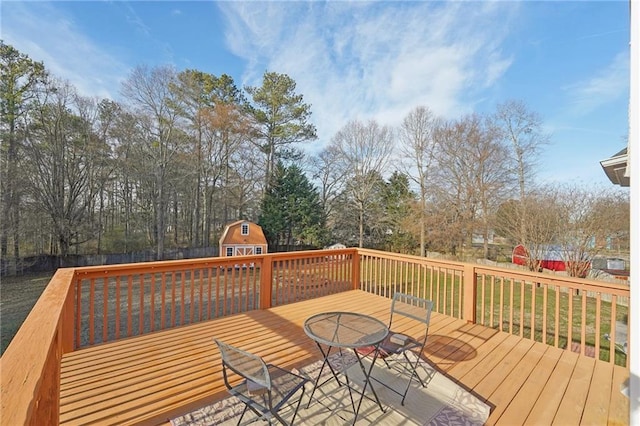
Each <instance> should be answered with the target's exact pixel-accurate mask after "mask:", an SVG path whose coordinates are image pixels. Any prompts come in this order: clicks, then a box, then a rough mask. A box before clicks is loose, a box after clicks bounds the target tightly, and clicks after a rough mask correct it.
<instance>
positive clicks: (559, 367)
mask: <svg viewBox="0 0 640 426" xmlns="http://www.w3.org/2000/svg"><path fill="white" fill-rule="evenodd" d="M389 306H390V300H389V299H386V298H383V297H380V296H375V295H372V294H369V293H365V292H362V291H359V290H354V291H346V292H343V293H338V294H335V295H331V296H324V297H320V298H317V299H312V300H305V301H302V302H297V303H293V304H289V305H285V306H279V307H275V308H271V309H268V310H263V311H252V312H248V313H244V314H239V315H234V316H230V317H224V318H219V319H214V320H210V321H206V322H203V323H198V324H192V325H185V326H182V327H178V328H175V329H169V330H162V331H157V332H154V333H151V334H147V335H144V336H140V337H132V338H126V339H122V340H120V341H116V342H111V343H106V344H102V345H97V346H94V347H90V348H86V349H81V350H79V351H76V352H73V353H69V354H65V355H64V356H63V361H62V373H61V407H60V412H61V414H60V420H61V424H63V425H71V424H73V425H78V424H114V425H116V424H117V425H127V424H152V425H154V424H155V425H157V424H162V425H166V424H167V422H168V420H169V419H170V418H172V417H174V416H176V415H179V414H182V413H185V412H188V411H190V410H193V409H195V408H197V407H199V406H202V405H205V404H208V403H211V402H213V401H216V400H219V399H221V398H224V397H226V396H227V393H226V390H225V388H224V384H223V382H222V377H221V368H220V357H219V353H218V351H217V349H216V348H215V345H214V343H213V340H212V339H213V337H217V338H220V339H222V340H225V341H227V342H229V343H231V344H234V345H237V346H239V347H241V348H243V349H245V350H248V351H251V352H254V353H256V354H258V355H260V356H262V357H264V358H265V360H266V361H267V362H272V363H275V364H278V365H281V366H283V367H285V368H301V367H303V366H305V365H307V364H310V363H312V362H314V361H316V360H318V359H319V358H320V353H319V351H318V349H317V347H316V345H315V344H314V343H313V341H312V340H311V339H309V338H308V337H307V336H306V334H305V333H304V330H303V324H304V321H305V319H306V318H307V317H309V316H311V315H313V314H315V313H319V312H324V311H355V312H362V313H365V314H369V315H373V316H375V317H377V318H379V319H380V320H381V321H383V322H385V323H386V322H388V320H389ZM398 331H401V332H410V331H411V330H410V324H409V323H403V324H401V325H400V326H399V329H398ZM424 356H425V358H426V359H427V360H428V361H429V362H430V363H431V364H432V365H434V366H435V367H436V368H438V369H439V370H440V371H441V372H442V373H444V374H445V375H447V376H448V377H449V378H451V379H453V380H455V381H457V382H458V384H459V385H460V386H462V387H465V388H466V389H468V390H470V391H471V392H473V393H474V394H475V395H476V396H478V397H479V398H481V399H483V400H485V401H486V402H487V403H488V404H489V405H490V406H492V407H493V411H492V414H491V415H490V417H489V422H488V423H491V424H504V425H512V424H516V423H518V422H519V423H521V424H524V423H525V421H526V423H528V424H534V423H535V424H551V423H553V422H556V423H557V424H579V423H580V422H581V421H584V418H585V417H586V416H591V417H592V418H593V419H598V421H600V420H602V419H603V418H606V421H605V422H606V423H610V424H628V422H629V420H628V409H629V403H628V401H629V400H628V399H625V397H624V396H622V395H621V394H620V392H619V389H620V384H621V383H622V381H623V380H625V379H626V378H627V377H628V374H629V373H628V369H625V368H622V367H617V366H612V365H609V364H605V363H603V362H601V361H595V360H593V359H592V358H588V357H585V356H581V355H577V354H573V353H571V352H568V351H563V350H561V349H556V348H551V347H548V346H546V345H543V344H540V343H534V342H532V341H530V340H527V339H523V338H520V337H518V336H512V335H509V334H507V333H504V332H500V331H497V330H494V329H489V328H486V327H482V326H479V325H473V324H467V323H466V322H464V321H462V320H458V319H454V318H452V317H449V316H447V315H441V314H438V313H434V314H433V315H432V322H431V327H430V338H429V341H428V343H427V348H426V349H425V352H424ZM587 406H588V408H587ZM583 416H585V417H583Z"/></svg>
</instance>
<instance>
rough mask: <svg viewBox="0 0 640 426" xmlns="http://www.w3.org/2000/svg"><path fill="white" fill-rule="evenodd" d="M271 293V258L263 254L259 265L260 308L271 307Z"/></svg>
mask: <svg viewBox="0 0 640 426" xmlns="http://www.w3.org/2000/svg"><path fill="white" fill-rule="evenodd" d="M272 294H273V258H272V257H271V256H265V257H263V258H262V264H261V265H260V309H269V308H270V307H271V297H272Z"/></svg>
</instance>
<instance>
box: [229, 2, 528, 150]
mask: <svg viewBox="0 0 640 426" xmlns="http://www.w3.org/2000/svg"><path fill="white" fill-rule="evenodd" d="M219 7H220V8H221V10H222V11H223V13H224V15H225V17H226V20H227V21H226V22H227V28H226V40H227V44H228V47H229V49H230V50H231V51H232V52H233V53H234V54H236V55H238V56H240V57H242V58H243V59H245V60H246V61H247V62H248V64H249V66H248V68H247V70H246V72H245V74H244V76H243V83H244V84H251V85H259V84H260V83H261V76H262V74H263V72H264V71H265V70H269V71H276V72H280V73H286V74H288V75H290V76H291V77H292V78H293V79H294V80H295V81H296V83H297V91H298V93H302V94H303V95H304V99H305V101H306V102H308V103H310V104H311V105H312V112H313V121H314V123H315V124H316V126H317V128H318V135H319V137H320V140H321V142H323V143H326V142H328V141H329V140H330V138H331V137H332V136H333V135H334V134H335V132H337V131H338V130H339V129H340V128H341V127H342V126H343V125H344V124H346V122H347V121H348V120H351V119H362V120H366V119H370V118H374V119H376V120H378V121H379V122H380V123H381V124H389V125H396V124H398V123H399V122H400V120H401V119H402V118H403V117H404V116H405V115H406V114H407V113H408V112H409V111H410V110H411V109H412V108H414V107H416V106H418V105H426V106H428V107H430V108H431V109H432V110H433V111H434V112H436V113H437V114H440V115H442V116H445V117H458V116H460V114H461V113H466V112H470V111H471V110H472V109H473V102H474V99H473V96H474V95H476V94H477V93H480V91H481V90H482V89H484V88H486V87H488V86H490V85H491V84H493V83H494V82H495V81H496V80H497V79H499V78H500V77H501V76H502V75H503V74H504V72H505V71H506V70H507V68H508V67H509V65H510V64H511V59H510V58H505V57H503V55H502V53H501V51H500V44H501V42H502V41H503V40H504V38H505V36H506V32H507V30H506V29H505V28H508V20H509V19H508V17H509V14H510V12H511V11H512V10H513V9H514V8H517V7H518V6H517V5H512V4H511V3H506V2H500V3H499V5H495V4H491V5H487V4H485V3H484V2H480V3H460V2H451V3H450V2H447V3H444V2H391V3H386V2H380V3H378V2H374V3H365V2H353V3H352V2H328V3H316V2H259V3H257V2H224V3H220V4H219ZM495 22H500V23H501V25H496V24H495Z"/></svg>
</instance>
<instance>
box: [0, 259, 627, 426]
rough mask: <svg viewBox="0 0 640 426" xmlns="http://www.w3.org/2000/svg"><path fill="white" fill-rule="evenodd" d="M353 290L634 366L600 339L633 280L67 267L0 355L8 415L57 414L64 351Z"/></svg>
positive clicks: (271, 266) (424, 266)
mask: <svg viewBox="0 0 640 426" xmlns="http://www.w3.org/2000/svg"><path fill="white" fill-rule="evenodd" d="M354 288H361V289H362V290H365V291H368V292H372V293H375V294H378V295H381V296H386V297H391V296H392V295H393V293H394V292H396V291H403V292H407V293H411V294H414V295H417V296H420V297H425V298H428V299H431V300H433V301H434V306H435V310H436V311H438V312H440V313H443V314H446V315H450V316H453V317H457V318H462V319H466V320H467V321H469V322H476V323H480V324H483V325H486V326H488V327H493V328H497V329H500V330H502V331H508V332H511V333H514V334H519V335H520V336H525V337H528V338H531V339H534V340H537V341H542V342H546V343H547V344H550V345H553V346H556V347H566V348H568V349H573V350H577V351H579V352H580V353H582V354H587V355H590V351H593V352H594V354H593V355H592V356H598V357H599V358H600V359H606V360H608V361H609V362H612V363H613V362H616V363H619V364H622V365H628V360H627V358H626V355H624V354H621V353H620V351H616V349H615V345H611V344H609V343H610V342H609V340H606V339H604V337H603V336H604V335H605V334H608V335H609V336H610V340H611V341H613V342H617V341H618V339H619V338H620V336H617V335H616V327H615V325H616V321H617V322H622V323H625V324H626V322H625V317H626V312H627V309H628V299H629V287H628V286H626V285H624V284H611V283H601V282H596V281H589V280H584V279H575V278H569V277H556V276H551V275H546V274H538V273H530V272H526V271H519V270H512V269H503V268H493V267H487V266H483V265H476V264H468V263H460V262H451V261H443V260H434V259H427V258H421V257H416V256H408V255H399V254H393V253H387V252H381V251H375V250H364V249H338V250H318V251H304V252H289V253H274V254H265V255H258V256H243V257H233V258H225V257H222V258H205V259H192V260H180V261H166V262H147V263H137V264H125V265H110V266H97V267H83V268H69V269H60V270H58V272H57V273H56V274H55V275H54V277H53V278H52V280H51V282H50V283H49V285H48V286H47V288H46V289H45V291H44V292H43V294H42V296H41V297H40V299H39V300H38V302H37V303H36V305H35V306H34V308H33V310H32V311H31V313H30V314H29V316H28V317H27V319H26V320H25V322H24V323H23V325H22V327H21V328H20V330H19V331H18V333H17V334H16V335H15V337H14V338H13V340H12V342H11V344H10V345H9V347H7V349H6V351H5V353H4V355H3V356H2V390H1V392H2V424H7V425H10V424H56V423H57V422H58V416H59V394H60V379H59V378H60V361H61V358H62V355H63V354H64V353H67V352H70V351H73V350H75V349H78V348H82V347H85V346H91V345H94V344H98V343H105V342H109V341H112V340H117V339H120V338H124V337H132V336H137V335H142V334H145V333H150V332H153V331H156V330H162V329H167V328H172V327H177V326H181V325H186V324H191V323H196V322H199V321H206V320H208V319H212V318H217V317H221V316H225V315H231V314H235V313H240V312H246V311H249V310H253V309H266V308H269V307H271V306H276V305H281V304H286V303H292V302H296V301H299V300H303V299H308V298H314V297H319V296H323V295H327V294H332V293H336V292H341V291H345V290H350V289H354ZM627 327H628V324H627ZM620 343H622V342H620ZM595 354H597V355H595Z"/></svg>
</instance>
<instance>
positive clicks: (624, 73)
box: [566, 51, 629, 115]
mask: <svg viewBox="0 0 640 426" xmlns="http://www.w3.org/2000/svg"><path fill="white" fill-rule="evenodd" d="M566 89H567V90H568V92H569V98H570V104H571V107H572V110H573V112H574V113H576V114H578V115H584V114H588V113H590V112H593V111H595V110H597V109H598V108H600V107H603V106H606V105H608V104H609V103H611V102H613V101H615V100H617V99H620V98H621V97H622V96H626V95H628V93H629V52H628V51H625V52H622V53H619V54H617V55H616V56H615V57H614V58H613V60H612V61H611V63H610V64H609V65H607V66H606V67H605V68H603V69H601V70H599V71H598V72H596V73H595V75H594V76H593V77H591V78H589V79H587V80H584V81H580V82H578V83H576V84H573V85H571V86H569V87H567V88H566Z"/></svg>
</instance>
